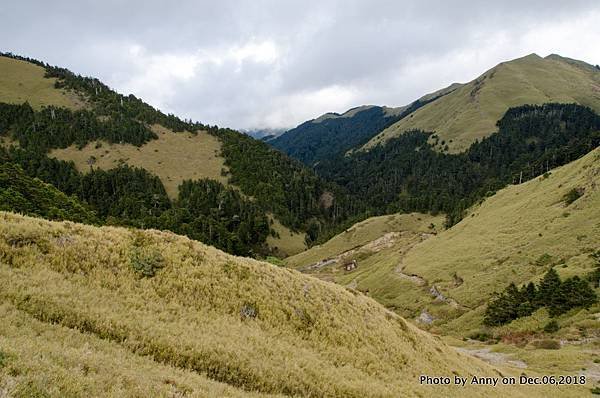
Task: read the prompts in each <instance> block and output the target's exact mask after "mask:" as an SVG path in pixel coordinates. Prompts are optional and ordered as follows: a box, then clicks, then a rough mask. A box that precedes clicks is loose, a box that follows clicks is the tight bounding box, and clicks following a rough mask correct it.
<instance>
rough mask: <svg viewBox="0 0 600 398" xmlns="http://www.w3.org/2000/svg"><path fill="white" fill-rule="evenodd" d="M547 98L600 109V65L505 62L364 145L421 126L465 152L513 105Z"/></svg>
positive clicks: (555, 59)
mask: <svg viewBox="0 0 600 398" xmlns="http://www.w3.org/2000/svg"><path fill="white" fill-rule="evenodd" d="M548 102H562V103H571V102H575V103H578V104H581V105H585V106H589V107H591V108H592V109H594V110H596V111H600V70H598V69H596V68H595V67H593V66H591V65H587V64H585V63H584V62H581V61H574V60H570V59H568V58H563V57H560V56H557V55H551V56H548V57H546V58H541V57H539V56H538V55H536V54H531V55H528V56H526V57H523V58H518V59H515V60H512V61H508V62H503V63H501V64H499V65H497V66H495V67H494V68H492V69H490V70H489V71H487V72H485V73H484V74H482V75H481V76H479V77H478V78H477V79H475V80H473V81H471V82H469V83H467V84H465V85H463V86H462V87H459V88H458V89H457V90H455V91H453V92H452V93H450V94H448V95H446V96H444V97H442V98H440V99H439V100H437V101H434V102H432V103H430V104H427V105H425V106H423V107H422V108H420V109H418V110H416V111H415V112H413V113H412V114H411V115H409V116H408V117H405V118H403V119H401V120H400V121H398V122H397V123H395V124H393V125H391V126H390V127H388V128H387V129H385V130H384V131H382V132H381V133H380V134H378V135H377V136H376V137H374V138H373V139H371V140H370V141H369V142H368V143H367V144H366V145H365V148H368V147H371V146H373V145H376V144H378V143H381V142H384V141H386V140H387V139H389V138H391V137H394V136H397V135H399V134H401V133H403V132H405V131H407V130H411V129H421V130H425V131H435V132H436V133H437V134H438V135H439V137H440V138H441V139H442V142H440V147H439V148H440V149H442V148H443V147H444V146H445V145H446V144H447V145H448V147H449V151H450V152H460V151H463V150H465V149H466V148H468V146H469V145H470V144H471V143H472V142H473V141H475V140H476V139H481V138H482V137H485V136H488V135H490V134H491V133H493V132H494V131H495V130H496V127H495V123H496V121H497V120H499V119H500V117H501V116H502V115H503V114H504V112H506V110H507V109H508V108H510V107H514V106H518V105H523V104H542V103H548Z"/></svg>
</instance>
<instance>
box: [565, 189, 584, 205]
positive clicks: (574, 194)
mask: <svg viewBox="0 0 600 398" xmlns="http://www.w3.org/2000/svg"><path fill="white" fill-rule="evenodd" d="M582 196H583V189H581V188H573V189H571V190H570V191H569V192H567V193H566V194H565V196H563V200H564V202H565V204H566V205H567V206H569V205H570V204H571V203H573V202H575V201H576V200H577V199H579V198H580V197H582Z"/></svg>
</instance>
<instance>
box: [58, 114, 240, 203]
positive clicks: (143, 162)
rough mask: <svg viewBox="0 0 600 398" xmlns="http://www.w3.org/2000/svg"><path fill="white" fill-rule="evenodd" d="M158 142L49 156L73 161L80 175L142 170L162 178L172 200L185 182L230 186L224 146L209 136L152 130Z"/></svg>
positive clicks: (87, 148)
mask: <svg viewBox="0 0 600 398" xmlns="http://www.w3.org/2000/svg"><path fill="white" fill-rule="evenodd" d="M152 130H153V131H154V132H155V133H156V134H157V135H158V139H156V140H151V141H149V142H147V143H146V144H144V145H142V146H141V147H136V146H135V145H131V144H109V143H107V142H98V143H89V144H88V145H86V146H85V147H83V148H82V149H78V148H77V147H76V146H75V145H72V146H70V147H68V148H65V149H54V150H52V151H51V152H50V154H49V156H51V157H55V158H57V159H61V160H66V161H73V162H74V163H75V167H77V169H78V170H79V171H82V172H84V173H85V172H88V171H89V170H90V165H89V163H88V162H89V160H90V158H92V159H93V165H92V167H94V168H100V169H104V170H108V169H112V168H115V167H117V166H119V165H120V164H122V163H125V164H128V165H130V166H134V167H141V168H143V169H146V170H148V171H149V172H151V173H152V174H154V175H156V176H158V177H159V178H160V180H161V181H162V183H163V185H164V186H165V190H166V191H167V194H168V195H169V197H170V198H171V199H176V198H177V194H178V192H179V191H178V187H179V185H180V184H181V183H182V182H183V181H184V180H198V179H201V178H210V179H212V180H217V181H219V182H221V183H222V184H225V185H227V180H228V177H227V176H226V175H224V173H222V170H224V171H227V167H226V166H225V162H224V159H223V158H222V157H221V142H220V141H219V139H218V138H217V137H215V136H213V135H210V134H207V133H205V132H198V133H197V134H192V133H187V132H186V133H174V132H172V131H171V130H169V129H167V128H164V127H162V126H160V125H154V126H152Z"/></svg>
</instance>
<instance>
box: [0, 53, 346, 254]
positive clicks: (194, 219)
mask: <svg viewBox="0 0 600 398" xmlns="http://www.w3.org/2000/svg"><path fill="white" fill-rule="evenodd" d="M0 61H1V63H0V66H1V67H2V68H3V69H4V70H7V71H8V72H7V73H12V74H13V77H14V78H15V79H23V81H24V82H25V84H29V81H36V82H37V81H38V80H40V79H42V80H43V79H49V80H51V81H54V90H56V92H52V91H51V90H52V89H51V88H49V87H47V86H46V85H42V86H43V89H44V90H45V92H46V93H47V97H48V100H47V101H46V102H44V103H41V104H39V105H37V106H35V107H32V106H31V105H30V104H29V103H27V102H20V100H21V99H23V98H22V97H19V96H15V95H14V92H13V91H10V92H7V93H4V97H0V135H3V136H5V137H9V138H10V140H11V141H10V142H11V143H12V144H13V145H8V146H6V148H3V149H2V157H1V158H2V161H3V162H10V163H13V164H19V165H20V166H21V167H22V168H23V170H24V171H25V172H26V173H27V174H28V175H29V176H31V177H37V178H40V179H41V180H43V181H45V182H48V183H51V184H53V185H54V186H56V188H58V189H59V190H61V191H63V192H65V193H66V194H67V195H75V196H76V197H78V198H79V199H80V200H81V201H83V202H85V203H87V204H88V205H89V206H90V207H91V208H92V209H93V210H94V211H95V212H96V214H97V215H98V216H99V217H100V221H101V222H103V223H110V224H120V225H131V226H136V227H141V228H148V227H152V228H167V229H170V230H172V231H175V232H178V233H182V234H186V235H188V236H190V237H193V238H195V239H200V240H202V241H203V242H206V243H209V244H214V245H216V246H217V247H219V248H222V249H224V250H228V251H230V252H232V253H235V254H244V255H256V254H260V253H263V254H265V253H267V252H268V251H269V250H270V249H269V248H267V246H266V243H265V242H266V239H267V237H268V236H269V235H270V234H271V235H277V233H276V232H275V231H274V230H272V229H271V227H270V225H269V224H270V223H269V222H268V214H273V215H274V216H275V217H277V220H278V221H279V222H281V224H283V225H285V226H286V227H289V228H290V229H291V230H293V231H302V232H308V234H307V239H308V242H309V243H310V242H311V241H313V240H315V239H317V237H318V236H319V234H321V233H323V231H328V230H330V229H332V228H335V226H336V225H337V224H338V223H339V222H341V220H343V219H344V218H346V217H348V215H349V214H350V212H351V211H352V206H354V207H358V206H357V205H356V204H354V202H353V201H352V200H350V199H349V198H347V195H346V194H345V193H344V190H343V189H341V188H339V187H337V186H335V184H331V183H326V182H324V181H323V180H321V179H320V178H319V177H317V176H316V175H315V174H314V173H313V172H312V171H311V170H309V169H307V168H305V167H304V166H303V165H302V164H300V163H299V162H297V161H295V160H292V159H289V158H288V157H287V156H285V155H283V154H281V153H279V152H278V151H276V150H273V149H271V148H270V147H269V146H268V145H266V144H265V143H262V142H259V141H255V140H253V139H251V138H250V137H248V136H246V135H244V134H241V133H238V132H236V131H233V130H230V129H220V128H218V127H216V126H213V127H211V126H205V125H203V124H201V123H197V122H192V121H191V120H190V121H187V120H181V119H179V118H177V117H176V116H174V115H171V114H169V115H165V114H163V113H161V112H160V111H158V110H156V109H154V108H153V107H151V106H150V105H148V104H146V103H144V102H143V101H142V100H140V99H138V98H136V97H135V96H133V95H129V96H124V95H121V94H119V93H116V92H115V91H113V90H111V89H110V88H109V87H108V86H106V85H105V84H103V83H101V82H100V81H99V80H98V79H94V78H88V77H82V76H79V75H75V74H73V73H72V72H70V71H68V70H66V69H64V68H57V67H53V66H49V65H46V64H44V63H42V62H39V61H36V60H31V59H25V58H21V57H18V56H14V55H12V54H4V55H3V56H0ZM19 65H21V66H22V67H23V68H25V69H24V70H21V69H19V67H18V66H19ZM32 67H35V68H38V69H35V68H33V69H31V68H32ZM42 68H43V70H44V73H45V75H44V77H40V76H39V75H36V74H37V73H39V69H42ZM22 75H26V77H27V78H26V77H23V76H22ZM27 79H29V80H27ZM36 79H37V80H36ZM23 87H25V86H23ZM27 87H29V86H27ZM39 87H40V83H36V84H32V85H31V87H29V88H28V90H30V91H27V90H25V89H23V90H22V91H23V92H24V93H26V94H27V93H28V95H30V97H31V98H35V97H36V94H37V93H39ZM0 94H2V92H0ZM63 96H68V97H69V98H77V99H78V104H80V105H81V106H68V107H67V106H64V104H63V103H61V102H60V101H59V100H58V99H57V98H63ZM27 98H29V97H27ZM3 100H4V101H6V102H2V101H3ZM53 101H56V102H57V104H56V105H53ZM156 126H161V129H167V132H165V131H164V130H160V129H157V128H156ZM159 130H160V131H161V134H191V135H197V134H200V133H202V134H207V133H208V134H210V135H212V136H214V137H216V139H217V140H218V141H219V142H220V148H219V153H217V154H216V156H219V157H221V158H223V167H222V169H221V171H220V174H221V175H220V176H219V177H221V178H219V182H217V181H204V179H203V178H202V175H203V172H202V170H201V169H200V170H198V171H199V173H196V172H193V173H192V172H187V173H183V174H184V175H187V176H188V178H180V177H176V176H175V175H172V176H171V175H164V174H161V177H162V178H163V180H161V178H159V177H158V176H157V175H154V174H152V173H151V172H149V171H148V170H146V169H143V168H140V167H136V166H130V165H129V163H128V162H127V160H126V159H120V160H118V161H117V162H113V163H112V164H111V167H109V168H105V169H103V168H101V167H100V165H102V164H103V162H102V161H101V160H99V159H98V158H97V157H96V156H93V155H90V156H89V157H88V158H87V160H86V163H87V167H84V168H81V167H80V168H79V169H77V167H76V166H75V164H74V163H72V162H65V161H61V160H58V159H54V158H50V157H48V154H49V153H50V151H51V150H57V149H62V148H71V147H76V148H79V149H80V150H81V149H82V148H83V149H85V148H91V147H94V145H95V149H98V150H102V151H103V152H101V153H99V154H98V156H100V157H102V156H104V155H105V154H108V153H109V152H106V151H108V149H107V150H106V151H104V150H103V149H102V145H103V143H105V145H107V147H111V146H116V145H131V146H133V147H137V148H138V150H139V148H141V147H144V146H145V145H147V144H148V143H149V142H150V141H156V140H157V139H158V138H159V136H158V134H157V133H156V131H159ZM181 150H182V151H186V147H185V146H182V148H181ZM187 150H193V147H190V148H188V149H187ZM155 151H158V149H156V150H155ZM184 153H185V152H184ZM129 154H130V156H133V157H135V156H137V154H136V152H135V151H129ZM185 154H186V155H187V156H193V153H189V154H188V153H185ZM180 155H181V153H180ZM131 163H133V164H136V162H135V161H131ZM141 163H143V162H141ZM193 164H195V163H193ZM179 167H184V168H185V167H186V164H182V163H180V164H179ZM211 167H213V168H214V166H211ZM156 168H160V162H159V164H158V165H156ZM206 174H207V177H209V178H211V179H214V178H215V176H214V171H213V170H212V169H211V170H210V172H208V173H206ZM192 177H193V178H192ZM205 178H206V177H205ZM173 179H175V180H177V181H178V182H177V187H179V192H178V193H176V194H174V195H172V196H171V197H168V195H167V192H166V190H165V181H168V182H169V187H171V186H172V182H171V181H172V180H173ZM189 180H193V181H189ZM223 183H225V185H224V184H223ZM195 185H197V187H196V188H194V189H191V187H193V186H195ZM190 195H192V197H190ZM198 204H201V205H202V206H203V207H202V208H197V207H196V206H197V205H198Z"/></svg>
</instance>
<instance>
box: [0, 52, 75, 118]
mask: <svg viewBox="0 0 600 398" xmlns="http://www.w3.org/2000/svg"><path fill="white" fill-rule="evenodd" d="M44 74H45V70H44V68H42V67H41V66H38V65H34V64H32V63H29V62H26V61H20V60H16V59H12V58H7V57H2V56H0V102H8V103H12V104H22V103H23V102H29V104H30V105H31V106H32V107H34V108H36V109H39V108H41V107H42V106H46V105H55V106H64V107H67V108H71V109H79V108H81V107H83V106H84V101H83V99H82V98H81V97H80V96H79V95H77V94H74V93H72V92H69V91H66V90H61V89H56V88H54V83H55V82H56V79H46V78H44Z"/></svg>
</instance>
